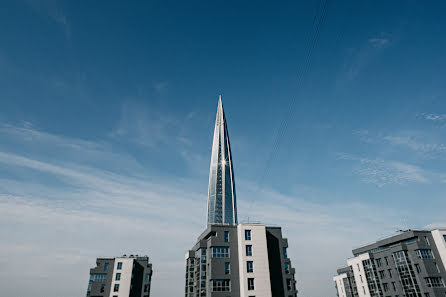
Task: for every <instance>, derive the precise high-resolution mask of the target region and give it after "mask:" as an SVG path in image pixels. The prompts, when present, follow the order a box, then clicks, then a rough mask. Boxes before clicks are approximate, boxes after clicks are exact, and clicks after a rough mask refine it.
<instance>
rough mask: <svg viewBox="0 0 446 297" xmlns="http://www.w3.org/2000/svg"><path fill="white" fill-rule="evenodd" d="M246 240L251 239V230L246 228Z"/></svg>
mask: <svg viewBox="0 0 446 297" xmlns="http://www.w3.org/2000/svg"><path fill="white" fill-rule="evenodd" d="M245 240H251V230H245Z"/></svg>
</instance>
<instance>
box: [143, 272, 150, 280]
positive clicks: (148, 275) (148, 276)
mask: <svg viewBox="0 0 446 297" xmlns="http://www.w3.org/2000/svg"><path fill="white" fill-rule="evenodd" d="M144 280H145V281H146V282H147V281H149V280H150V274H148V273H146V276H145V277H144Z"/></svg>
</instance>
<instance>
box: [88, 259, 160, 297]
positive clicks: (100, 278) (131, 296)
mask: <svg viewBox="0 0 446 297" xmlns="http://www.w3.org/2000/svg"><path fill="white" fill-rule="evenodd" d="M151 281H152V264H151V263H149V257H147V256H142V257H141V256H138V255H135V256H134V255H130V256H126V255H124V256H122V257H118V258H98V259H97V260H96V267H95V268H91V269H90V280H89V282H88V289H87V297H149V296H150V286H151Z"/></svg>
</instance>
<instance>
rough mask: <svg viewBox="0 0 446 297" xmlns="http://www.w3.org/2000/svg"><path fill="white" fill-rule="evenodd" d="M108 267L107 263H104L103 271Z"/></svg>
mask: <svg viewBox="0 0 446 297" xmlns="http://www.w3.org/2000/svg"><path fill="white" fill-rule="evenodd" d="M107 269H108V263H105V264H104V271H106V270H107Z"/></svg>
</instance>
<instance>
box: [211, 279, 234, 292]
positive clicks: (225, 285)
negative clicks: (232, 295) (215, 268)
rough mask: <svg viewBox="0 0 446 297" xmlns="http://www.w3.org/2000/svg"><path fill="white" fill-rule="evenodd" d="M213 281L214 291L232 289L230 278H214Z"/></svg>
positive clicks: (228, 290)
mask: <svg viewBox="0 0 446 297" xmlns="http://www.w3.org/2000/svg"><path fill="white" fill-rule="evenodd" d="M211 282H212V291H213V292H230V291H231V281H230V280H229V279H213V280H212V281H211Z"/></svg>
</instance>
